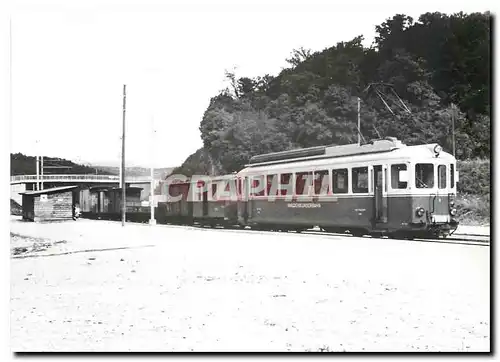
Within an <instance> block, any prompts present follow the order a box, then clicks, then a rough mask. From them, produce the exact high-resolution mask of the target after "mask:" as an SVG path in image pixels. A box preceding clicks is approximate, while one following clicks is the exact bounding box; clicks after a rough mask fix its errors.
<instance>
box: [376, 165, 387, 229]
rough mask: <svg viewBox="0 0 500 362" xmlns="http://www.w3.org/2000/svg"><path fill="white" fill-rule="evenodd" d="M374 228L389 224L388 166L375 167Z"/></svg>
mask: <svg viewBox="0 0 500 362" xmlns="http://www.w3.org/2000/svg"><path fill="white" fill-rule="evenodd" d="M372 175H373V179H372V185H373V216H374V217H373V227H374V228H377V227H380V226H382V227H383V225H380V224H385V223H387V166H383V165H375V166H373V172H372Z"/></svg>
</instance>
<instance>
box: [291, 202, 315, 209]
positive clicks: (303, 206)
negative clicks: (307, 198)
mask: <svg viewBox="0 0 500 362" xmlns="http://www.w3.org/2000/svg"><path fill="white" fill-rule="evenodd" d="M287 207H290V208H293V209H315V208H318V207H321V204H318V203H295V202H294V203H290V204H287Z"/></svg>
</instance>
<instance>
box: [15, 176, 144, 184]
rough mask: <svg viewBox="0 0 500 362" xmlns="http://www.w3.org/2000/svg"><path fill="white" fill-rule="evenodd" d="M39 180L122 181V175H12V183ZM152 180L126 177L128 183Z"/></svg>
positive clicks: (32, 182) (46, 181) (28, 182)
mask: <svg viewBox="0 0 500 362" xmlns="http://www.w3.org/2000/svg"><path fill="white" fill-rule="evenodd" d="M37 181H38V182H43V183H91V184H93V183H112V184H114V183H118V184H119V183H120V176H116V175H68V174H66V175H43V176H39V177H38V179H37V175H18V176H11V177H10V184H11V185H16V184H36V183H37ZM150 181H151V177H147V176H139V177H131V176H126V177H125V183H127V184H143V183H148V182H150Z"/></svg>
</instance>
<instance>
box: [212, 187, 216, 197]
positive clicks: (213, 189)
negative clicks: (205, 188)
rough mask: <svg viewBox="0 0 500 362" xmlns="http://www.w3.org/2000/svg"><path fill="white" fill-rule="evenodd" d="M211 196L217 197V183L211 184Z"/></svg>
mask: <svg viewBox="0 0 500 362" xmlns="http://www.w3.org/2000/svg"><path fill="white" fill-rule="evenodd" d="M212 197H213V198H214V199H215V198H216V197H217V184H212Z"/></svg>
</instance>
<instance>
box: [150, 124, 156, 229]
mask: <svg viewBox="0 0 500 362" xmlns="http://www.w3.org/2000/svg"><path fill="white" fill-rule="evenodd" d="M154 144H155V127H154V118H153V117H151V156H150V162H151V184H150V189H151V191H150V195H149V209H150V211H151V216H150V219H149V225H156V219H155V203H154V199H155V189H154V187H155V181H154V164H153V160H154Z"/></svg>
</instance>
